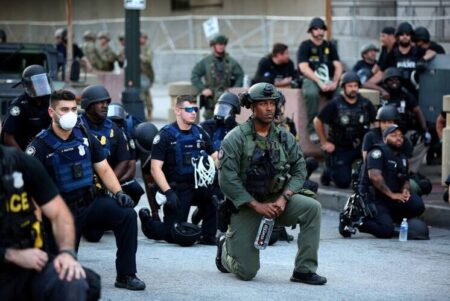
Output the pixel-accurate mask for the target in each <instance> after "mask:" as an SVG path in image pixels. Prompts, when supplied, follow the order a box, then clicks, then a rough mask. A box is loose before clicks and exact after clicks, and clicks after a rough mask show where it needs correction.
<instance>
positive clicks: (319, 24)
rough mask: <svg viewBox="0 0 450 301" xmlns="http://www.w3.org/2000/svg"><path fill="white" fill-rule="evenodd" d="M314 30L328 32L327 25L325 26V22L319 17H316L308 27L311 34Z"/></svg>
mask: <svg viewBox="0 0 450 301" xmlns="http://www.w3.org/2000/svg"><path fill="white" fill-rule="evenodd" d="M314 28H322V29H323V30H327V25H325V21H324V20H322V19H321V18H319V17H316V18H314V19H312V20H311V22H310V23H309V27H308V33H310V32H311V30H313V29H314Z"/></svg>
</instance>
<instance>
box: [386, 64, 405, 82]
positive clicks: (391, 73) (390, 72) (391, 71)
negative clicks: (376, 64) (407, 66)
mask: <svg viewBox="0 0 450 301" xmlns="http://www.w3.org/2000/svg"><path fill="white" fill-rule="evenodd" d="M393 77H396V78H398V79H400V78H401V77H402V74H401V73H400V70H398V69H397V68H395V67H389V68H387V69H386V70H384V74H383V83H386V81H387V80H388V79H390V78H393Z"/></svg>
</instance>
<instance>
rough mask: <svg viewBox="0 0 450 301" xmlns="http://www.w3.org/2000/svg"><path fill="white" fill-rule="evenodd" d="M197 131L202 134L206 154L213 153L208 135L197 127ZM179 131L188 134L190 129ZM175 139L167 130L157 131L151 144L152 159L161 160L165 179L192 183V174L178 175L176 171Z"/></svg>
mask: <svg viewBox="0 0 450 301" xmlns="http://www.w3.org/2000/svg"><path fill="white" fill-rule="evenodd" d="M173 124H174V125H175V126H176V128H177V129H179V127H178V124H177V123H176V122H174V123H173ZM199 131H200V133H201V135H202V139H203V141H205V151H206V153H207V154H208V155H211V154H212V153H214V149H213V146H212V143H211V139H210V137H209V135H208V134H207V133H206V132H205V130H204V129H202V128H200V127H199ZM181 133H183V134H186V135H187V134H189V133H190V130H187V131H184V130H182V131H181ZM175 147H176V140H175V137H174V136H173V135H172V134H171V133H170V132H169V131H167V130H161V131H159V133H158V135H156V136H155V138H154V139H153V146H152V159H155V160H159V161H163V162H164V165H163V168H162V170H163V172H164V175H165V176H166V179H167V181H168V182H169V184H170V182H173V181H174V182H176V183H183V184H193V183H194V176H193V175H179V174H178V173H177V163H176V150H175Z"/></svg>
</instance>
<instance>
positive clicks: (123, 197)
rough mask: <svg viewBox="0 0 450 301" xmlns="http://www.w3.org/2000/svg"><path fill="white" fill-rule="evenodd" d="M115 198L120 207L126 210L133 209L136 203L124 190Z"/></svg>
mask: <svg viewBox="0 0 450 301" xmlns="http://www.w3.org/2000/svg"><path fill="white" fill-rule="evenodd" d="M114 198H115V199H116V200H117V203H119V205H120V206H122V207H125V208H133V207H134V202H133V200H132V199H131V197H130V196H129V195H128V194H126V193H125V192H123V190H120V191H119V192H117V193H116V194H115V195H114Z"/></svg>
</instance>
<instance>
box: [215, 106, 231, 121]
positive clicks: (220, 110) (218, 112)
mask: <svg viewBox="0 0 450 301" xmlns="http://www.w3.org/2000/svg"><path fill="white" fill-rule="evenodd" d="M232 110H233V107H232V106H231V105H229V104H227V103H218V104H217V105H216V106H215V108H214V118H215V119H225V118H226V117H227V116H230V115H231V111H232Z"/></svg>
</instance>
